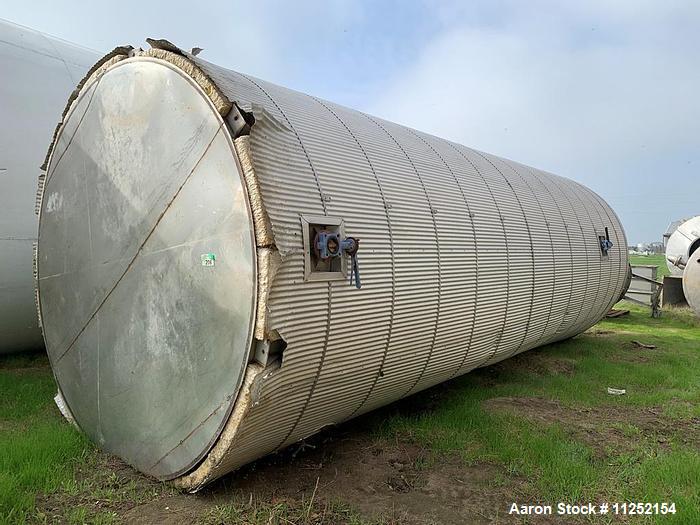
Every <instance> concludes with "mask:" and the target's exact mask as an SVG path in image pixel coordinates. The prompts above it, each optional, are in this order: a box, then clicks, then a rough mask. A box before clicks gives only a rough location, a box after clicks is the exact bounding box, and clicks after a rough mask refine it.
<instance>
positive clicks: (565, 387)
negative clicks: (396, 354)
mask: <svg viewBox="0 0 700 525" xmlns="http://www.w3.org/2000/svg"><path fill="white" fill-rule="evenodd" d="M623 306H624V307H625V308H629V309H630V310H631V313H630V315H629V316H627V317H621V318H617V319H608V320H604V321H602V322H601V323H599V324H598V325H597V326H596V327H595V328H594V329H593V331H592V332H588V333H586V334H583V335H581V336H578V337H576V338H574V339H572V340H569V341H565V342H561V343H556V344H553V345H549V346H548V347H545V348H543V349H541V350H536V351H535V352H537V355H538V356H541V357H546V358H547V359H566V360H567V361H573V363H574V368H575V372H574V373H573V374H571V375H569V374H560V373H551V374H548V373H544V374H540V375H538V374H533V373H532V372H531V371H528V370H527V369H519V368H517V367H508V366H507V365H506V366H504V367H503V372H502V373H499V375H498V376H497V380H496V382H495V384H493V381H492V379H493V378H492V377H491V376H490V375H488V374H486V373H485V371H475V372H473V373H471V374H467V375H465V376H463V377H462V378H460V379H458V380H457V381H456V382H455V383H454V384H452V385H450V386H449V387H448V393H447V394H446V395H445V396H444V399H442V400H441V401H440V403H439V404H438V406H437V407H436V408H434V409H433V410H431V411H427V412H419V413H418V415H414V414H412V413H411V414H408V415H406V414H402V413H401V412H400V411H399V412H398V413H395V414H394V415H393V416H392V417H390V418H388V419H386V420H385V421H384V423H383V426H382V433H383V434H384V435H386V436H389V437H390V436H397V435H405V434H409V435H411V436H413V437H414V439H416V440H418V441H419V442H421V443H423V444H424V445H425V446H426V447H428V448H431V449H434V450H437V451H440V452H451V453H458V454H460V455H461V456H462V457H463V458H464V459H465V460H466V461H468V462H472V463H478V462H484V461H486V462H491V463H496V464H501V465H505V467H506V468H507V470H508V472H510V473H513V474H517V475H520V476H523V478H524V479H526V480H527V481H526V488H527V490H528V491H529V492H530V493H531V494H533V495H536V496H537V498H538V499H537V501H550V502H558V501H567V502H587V501H605V500H608V501H625V500H629V501H642V502H647V501H650V502H655V501H659V502H660V501H675V502H676V505H677V507H678V509H679V513H678V514H676V515H675V516H670V517H669V516H665V517H661V518H659V520H660V521H661V520H662V521H663V523H678V524H684V523H700V451H699V450H698V449H697V447H695V446H688V445H687V444H685V443H684V442H683V435H682V432H679V433H678V434H672V435H670V436H668V438H669V443H668V445H669V446H670V450H664V449H663V447H660V446H659V444H658V443H656V442H655V441H654V440H653V439H648V438H647V436H643V435H642V436H640V435H639V431H638V429H636V428H635V427H634V425H633V424H630V423H627V424H625V422H624V421H622V422H620V425H621V427H622V428H623V432H622V433H623V434H625V433H626V434H627V435H629V436H630V437H629V440H628V442H627V443H625V448H626V449H627V450H626V452H625V453H624V455H623V456H624V457H617V456H616V455H615V454H612V455H608V456H606V455H600V454H596V452H598V451H596V450H595V447H594V446H591V445H590V444H586V443H585V442H582V441H581V440H579V439H577V438H576V437H575V436H572V435H571V433H570V432H568V428H567V427H566V425H563V424H553V425H544V426H543V425H542V424H540V423H536V422H533V420H532V419H530V418H526V417H519V416H518V415H517V414H512V413H501V412H498V411H489V410H487V409H485V408H484V407H483V405H482V403H483V402H484V401H486V400H487V399H490V398H494V397H519V398H520V397H525V398H532V397H537V398H544V399H549V400H557V401H559V402H560V403H562V404H563V405H565V406H567V407H570V408H572V409H587V408H592V407H598V408H602V409H605V408H606V407H607V408H611V409H615V408H619V407H622V408H623V411H622V413H623V414H624V410H625V407H628V408H629V410H634V409H639V408H641V407H662V408H663V409H664V416H665V417H668V418H669V419H671V420H677V421H681V422H682V421H685V422H689V421H691V418H693V417H695V418H697V417H698V416H700V381H699V380H698V378H699V377H700V323H699V321H698V319H697V318H695V317H693V316H692V314H691V313H690V312H688V311H685V310H674V311H671V312H664V315H663V317H662V318H660V319H652V318H650V317H649V311H648V310H646V309H644V308H641V307H638V306H635V305H631V304H627V303H624V305H623ZM595 331H603V332H611V333H605V334H601V335H595V334H594V333H593V332H595ZM632 340H642V341H644V342H645V343H653V344H655V345H657V348H656V349H654V350H645V351H644V352H647V354H646V356H647V357H648V358H649V360H648V361H644V362H636V361H635V360H634V358H635V357H637V356H638V355H639V353H640V352H641V350H640V349H638V348H636V347H634V345H632V344H631V341H632ZM533 357H534V356H533ZM621 357H622V358H630V360H629V361H627V360H625V359H622V360H621V359H620V358H621ZM487 380H488V381H487ZM609 386H611V387H616V388H625V389H626V390H627V395H624V396H619V397H616V396H610V395H609V394H607V387H609ZM412 399H415V400H416V402H419V401H418V400H419V399H420V394H418V395H417V396H415V397H414V398H412ZM409 401H410V400H409ZM690 424H692V421H691V422H690ZM695 424H697V420H695Z"/></svg>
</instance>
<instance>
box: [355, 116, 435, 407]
mask: <svg viewBox="0 0 700 525" xmlns="http://www.w3.org/2000/svg"><path fill="white" fill-rule="evenodd" d="M362 115H364V116H365V117H367V118H368V119H369V120H370V121H372V122H374V124H375V125H376V126H377V127H379V128H380V129H381V130H382V131H384V133H386V134H387V135H388V136H389V138H390V139H391V140H393V141H394V143H395V144H396V145H397V146H398V147H399V149H400V150H401V152H402V153H403V154H404V155H405V156H406V159H407V160H408V162H409V164H410V165H411V167H412V168H413V172H414V173H415V174H416V176H417V177H418V181H419V182H420V185H421V187H422V188H423V193H425V199H426V200H427V201H428V207H429V208H430V218H431V219H432V221H433V229H434V230H435V247H436V248H437V265H438V296H437V311H436V314H435V328H434V329H433V338H432V341H431V343H430V351H429V352H428V357H427V358H426V360H425V364H424V365H423V369H422V370H421V373H420V375H419V376H418V378H417V379H416V381H415V382H414V383H413V384H412V385H411V387H410V388H409V389H408V390H406V392H405V393H404V394H402V395H401V396H399V398H402V397H405V396H407V395H408V393H409V392H410V391H411V390H413V388H414V387H415V386H416V385H417V384H418V382H419V381H420V380H421V378H422V377H423V374H424V373H425V370H426V368H427V367H428V363H429V362H430V357H431V356H432V354H433V350H434V349H435V339H436V337H437V329H438V323H439V322H440V306H441V299H442V297H441V295H442V266H441V264H440V239H439V235H438V227H437V221H436V220H435V213H434V208H433V204H432V202H431V201H430V196H429V195H428V189H427V188H426V187H425V183H424V182H423V178H422V177H421V176H420V173H419V172H418V169H417V168H416V165H415V164H414V163H413V159H411V157H410V156H409V155H408V153H407V152H406V150H405V149H404V148H403V146H402V145H401V144H400V143H399V141H398V140H396V138H395V137H394V136H393V135H392V134H391V133H389V130H387V129H386V128H385V127H384V126H382V125H381V124H380V123H379V122H377V121H376V120H375V119H374V118H373V117H371V116H369V115H367V114H366V113H362Z"/></svg>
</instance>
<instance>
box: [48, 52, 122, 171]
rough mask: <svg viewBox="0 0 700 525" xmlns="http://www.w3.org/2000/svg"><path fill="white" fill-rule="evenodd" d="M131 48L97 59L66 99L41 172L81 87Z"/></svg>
mask: <svg viewBox="0 0 700 525" xmlns="http://www.w3.org/2000/svg"><path fill="white" fill-rule="evenodd" d="M133 49H134V48H133V47H132V46H119V47H116V48H114V49H113V50H112V51H110V52H109V53H107V54H106V55H105V56H103V57H102V58H101V59H99V60H98V61H97V62H96V63H95V65H94V66H92V67H91V68H90V70H89V71H88V72H87V74H86V75H85V76H84V77H83V79H82V80H81V81H80V82H78V85H77V86H75V89H74V90H73V92H72V93H71V94H70V97H68V102H67V103H66V106H65V107H64V108H63V113H62V114H61V119H60V120H59V122H58V124H57V125H56V129H54V132H53V137H52V138H51V144H49V149H48V151H47V152H46V157H44V163H43V164H42V165H41V168H40V169H41V171H44V172H45V171H46V169H47V168H48V165H49V159H50V158H51V153H52V152H53V148H54V146H55V144H56V138H57V137H58V130H59V129H61V126H62V125H63V121H64V120H65V119H66V116H67V115H68V112H69V111H70V109H71V107H72V106H73V103H74V102H75V101H76V99H77V98H78V95H79V94H80V92H81V91H82V89H83V87H84V86H85V84H87V83H88V82H90V81H91V80H92V79H93V78H99V77H100V76H101V75H102V74H103V73H104V72H105V71H106V70H107V68H109V67H110V66H112V65H113V64H116V63H117V62H119V61H120V60H124V59H125V58H128V57H129V56H130V55H131V53H132V51H133Z"/></svg>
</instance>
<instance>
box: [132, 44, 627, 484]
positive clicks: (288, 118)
mask: <svg viewBox="0 0 700 525" xmlns="http://www.w3.org/2000/svg"><path fill="white" fill-rule="evenodd" d="M171 50H172V49H171ZM180 54H181V55H184V56H185V57H187V59H189V60H190V61H191V62H194V63H195V64H196V65H197V66H198V67H199V68H201V70H202V71H203V72H204V73H205V74H206V75H207V76H208V77H209V79H210V80H211V81H213V83H214V84H215V85H216V86H217V87H218V89H219V90H220V91H221V92H222V93H223V94H224V95H225V97H226V98H228V99H229V100H230V101H231V102H235V103H237V104H238V105H239V106H240V107H241V108H243V109H245V110H247V111H251V112H252V113H253V114H254V116H255V118H256V122H255V124H254V125H253V126H252V128H251V131H250V137H249V139H248V140H249V141H250V153H251V155H252V161H253V169H254V171H255V176H256V177H257V181H258V183H259V187H260V192H261V197H262V203H263V207H264V209H265V211H266V212H267V214H268V216H269V219H270V223H271V225H272V230H273V238H274V247H275V248H276V249H277V250H278V251H279V255H280V259H279V260H280V263H279V267H278V269H277V271H276V274H275V278H274V281H273V283H272V286H271V289H270V291H269V298H268V299H267V305H266V306H267V314H268V319H267V327H266V328H267V333H272V334H274V333H277V334H279V336H280V337H281V338H282V339H284V341H285V342H286V344H287V346H286V349H285V350H284V353H283V357H282V361H281V364H280V363H279V361H277V362H273V363H272V364H271V365H268V366H267V368H265V369H263V370H262V372H260V367H259V366H258V365H256V364H251V365H250V366H249V373H248V375H247V379H246V384H245V386H244V388H243V389H242V390H241V392H240V393H239V399H238V401H237V404H236V407H235V408H234V409H233V412H232V415H231V420H230V421H229V424H228V425H227V427H226V428H225V429H224V430H223V433H222V434H221V437H220V439H219V442H218V443H216V444H215V445H214V447H213V448H212V449H211V451H210V452H209V455H208V457H207V458H205V460H204V461H203V463H201V464H200V466H199V467H198V468H195V469H194V470H193V471H192V472H190V473H189V474H188V475H185V476H183V477H181V478H179V479H178V480H177V483H178V484H179V485H180V486H181V487H184V488H187V489H190V490H196V489H198V488H200V487H201V486H203V485H204V484H206V483H208V482H210V481H212V480H213V479H216V478H217V477H219V476H221V475H223V474H225V473H227V472H230V471H231V470H233V469H236V468H237V467H239V466H241V465H243V464H245V463H247V462H249V461H252V460H254V459H256V458H258V457H260V456H262V455H264V454H267V453H269V452H272V451H274V450H278V449H280V448H282V447H285V446H286V445H289V444H291V443H294V442H296V441H298V440H300V439H302V438H305V437H307V436H309V435H311V434H313V433H315V432H317V431H318V430H319V429H321V428H323V427H325V426H327V425H332V424H335V423H340V422H342V421H345V420H347V419H349V418H352V417H354V416H357V415H359V414H362V413H364V412H367V411H370V410H372V409H374V408H377V407H379V406H382V405H384V404H387V403H389V402H391V401H394V400H396V399H399V398H402V397H405V396H408V395H410V394H413V393H415V392H418V391H420V390H422V389H425V388H428V387H430V386H432V385H435V384H437V383H439V382H441V381H445V380H448V379H450V378H453V377H455V376H458V375H460V374H464V373H466V372H468V371H470V370H472V369H474V368H476V367H479V366H484V365H487V364H490V363H494V362H497V361H500V360H502V359H505V358H508V357H510V356H513V355H515V354H517V353H519V352H523V351H525V350H528V349H531V348H534V347H536V346H539V345H543V344H546V343H549V342H552V341H557V340H561V339H565V338H568V337H571V336H573V335H576V334H578V333H580V332H582V331H584V330H585V329H587V328H588V327H590V326H591V325H593V324H594V323H596V322H597V321H598V320H600V319H601V318H602V317H603V315H604V314H605V313H606V312H607V311H608V309H609V308H610V307H611V306H612V305H613V304H614V303H615V302H616V301H617V300H618V299H619V298H620V297H621V295H622V293H623V292H624V288H625V286H626V277H627V271H628V262H627V250H626V246H627V242H626V240H625V235H624V232H623V229H622V225H621V224H620V221H619V219H618V218H617V216H616V215H615V213H614V212H613V210H612V209H611V208H610V207H609V206H608V205H607V204H606V203H605V202H604V201H603V200H602V199H601V198H600V197H599V196H598V195H596V194H595V193H593V192H592V191H590V190H589V189H587V188H585V187H584V186H581V185H580V184H577V183H575V182H573V181H571V180H568V179H565V178H562V177H558V176H555V175H552V174H550V173H546V172H543V171H540V170H536V169H534V168H530V167H527V166H524V165H522V164H519V163H517V162H513V161H510V160H507V159H502V158H499V157H496V156H493V155H489V154H487V153H482V152H479V151H476V150H473V149H470V148H467V147H465V146H462V145H460V144H456V143H454V142H450V141H447V140H444V139H440V138H437V137H434V136H431V135H428V134H425V133H422V132H420V131H416V130H413V129H410V128H407V127H403V126H400V125H397V124H394V123H392V122H387V121H385V120H382V119H379V118H376V117H373V116H370V115H367V114H364V113H361V112H359V111H354V110H351V109H348V108H345V107H342V106H339V105H336V104H333V103H331V102H327V101H324V100H320V99H318V98H315V97H312V96H309V95H305V94H303V93H298V92H296V91H292V90H290V89H286V88H283V87H280V86H276V85H274V84H270V83H268V82H265V81H262V80H259V79H256V78H253V77H250V76H247V75H244V74H241V73H237V72H234V71H230V70H227V69H224V68H221V67H218V66H216V65H213V64H210V63H208V62H205V61H203V60H200V59H198V58H196V57H193V56H191V55H189V54H186V53H180ZM161 56H164V55H162V54H161ZM128 60H131V59H126V61H128ZM173 62H175V61H173ZM232 113H233V112H232ZM231 118H232V116H231V114H229V117H228V122H229V124H233V122H232V121H231ZM232 127H233V126H232ZM302 215H304V216H306V215H316V216H318V215H321V216H323V215H327V216H330V217H334V218H341V219H342V220H343V221H344V225H345V232H346V234H348V235H352V236H356V237H359V238H360V239H361V244H360V251H359V261H360V271H361V276H362V284H363V286H362V288H361V289H360V290H358V289H355V288H354V287H352V286H350V285H349V284H348V282H347V281H305V280H304V245H303V240H302V225H301V216H302ZM606 228H607V229H608V232H609V237H610V240H611V241H612V242H613V246H612V248H611V250H610V251H609V253H608V254H607V255H604V254H603V253H602V252H601V247H600V240H599V235H604V234H605V230H606ZM259 249H260V248H259ZM251 374H254V376H253V375H251ZM251 377H252V378H253V379H251Z"/></svg>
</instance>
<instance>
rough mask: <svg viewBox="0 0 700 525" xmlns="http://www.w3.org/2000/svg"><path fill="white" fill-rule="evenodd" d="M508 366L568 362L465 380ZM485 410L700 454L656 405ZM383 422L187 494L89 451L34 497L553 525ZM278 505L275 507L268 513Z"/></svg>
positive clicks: (201, 519) (688, 432)
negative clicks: (62, 485) (65, 477)
mask: <svg viewBox="0 0 700 525" xmlns="http://www.w3.org/2000/svg"><path fill="white" fill-rule="evenodd" d="M596 335H598V334H596ZM600 335H603V334H600ZM514 369H515V370H522V371H525V372H527V373H529V374H545V373H547V374H552V373H554V374H564V375H570V374H572V373H574V370H575V361H573V360H569V359H562V358H555V357H553V356H550V355H547V354H544V353H537V352H529V353H527V354H523V355H520V356H515V357H514V358H512V359H510V360H508V361H507V362H505V363H499V364H496V365H493V366H491V367H489V368H486V369H482V370H479V371H477V372H474V374H476V375H478V376H479V381H480V382H482V383H483V384H484V385H485V386H487V385H488V384H490V383H494V384H495V383H498V382H499V376H500V375H501V374H502V373H507V372H508V371H513V370H514ZM450 388H451V387H450V385H449V383H448V384H446V385H439V386H438V387H435V388H433V389H430V390H428V391H426V392H424V393H422V394H421V396H420V401H417V400H416V399H412V398H409V399H406V400H403V401H401V402H400V403H397V404H395V405H393V408H391V409H390V410H396V411H400V412H401V413H402V414H404V415H406V414H412V413H416V414H418V413H421V412H425V411H429V410H430V409H431V407H432V406H433V405H435V404H438V403H439V402H440V400H441V399H442V398H443V396H444V395H445V394H446V393H447V392H448V391H449V389H450ZM483 406H484V408H486V410H488V411H493V412H504V411H505V412H512V413H517V414H518V415H521V416H524V417H527V418H528V419H530V420H532V421H534V422H537V423H542V424H545V425H550V424H558V425H560V426H561V427H562V428H563V429H565V431H566V432H569V433H570V434H571V435H572V436H573V437H574V438H576V439H578V440H581V441H583V442H584V443H586V444H588V445H591V447H592V448H593V449H594V451H595V453H596V455H598V456H599V457H605V456H610V455H611V454H615V453H618V452H624V451H625V449H626V447H629V446H630V444H629V443H630V432H632V433H635V432H636V433H638V435H640V436H641V435H643V436H644V439H650V440H654V441H655V443H658V445H659V446H660V447H664V446H665V445H666V444H667V443H668V442H669V441H670V437H671V436H674V437H675V438H676V439H678V437H679V436H680V438H681V439H682V441H683V442H684V443H687V444H689V445H692V446H694V447H700V419H697V418H696V419H693V420H690V421H684V422H678V421H672V420H671V419H669V418H667V417H665V416H664V415H663V410H662V408H661V407H652V408H638V409H634V408H630V407H624V408H623V407H619V408H618V407H614V406H612V407H611V406H606V407H593V408H581V407H577V408H572V407H567V406H564V405H563V404H561V403H559V402H557V401H554V400H549V399H542V398H537V397H497V398H492V399H489V400H487V401H486V402H484V404H483ZM381 417H387V413H384V415H383V416H382V414H379V415H377V414H376V413H375V414H370V415H367V416H363V417H361V418H358V419H356V420H353V421H350V422H348V423H346V424H344V425H341V426H339V427H336V428H332V429H329V430H327V431H324V432H322V433H321V434H319V435H317V436H314V437H313V438H312V439H310V440H309V441H307V442H306V443H303V444H301V445H297V446H293V447H290V448H289V449H287V450H285V451H282V452H280V453H278V454H275V455H271V456H269V457H266V458H263V459H261V460H259V461H257V462H255V463H252V464H251V465H248V466H246V467H244V468H243V469H241V470H239V471H237V472H235V473H232V474H230V475H228V476H225V477H224V478H222V479H220V480H218V481H216V482H215V483H213V484H212V485H211V486H209V487H207V488H205V489H204V490H203V491H201V492H200V493H198V494H195V495H191V494H182V493H180V492H178V491H176V490H174V489H173V488H171V487H170V486H168V485H166V484H163V483H159V482H156V481H153V480H149V479H146V478H145V477H143V476H142V475H140V474H139V473H137V472H136V471H134V470H133V469H132V468H130V467H129V466H128V465H125V464H124V463H123V462H121V461H120V460H119V459H117V458H114V457H111V456H107V455H104V454H99V453H98V454H96V456H95V458H96V459H95V461H94V462H93V464H87V465H85V466H83V467H81V468H80V470H79V472H78V473H77V480H78V482H77V486H76V487H73V488H72V489H68V490H62V491H59V492H57V493H54V494H52V495H49V496H44V497H40V498H39V499H38V501H37V507H38V510H39V513H40V516H43V520H44V521H48V522H71V521H73V522H75V518H71V517H70V514H69V513H70V511H71V509H76V508H79V507H84V508H87V512H88V515H92V516H97V515H99V514H100V513H103V514H104V513H105V512H107V513H110V515H111V516H112V517H113V518H115V521H117V522H125V523H134V524H144V525H145V524H156V523H157V524H160V523H173V524H189V523H205V524H219V523H268V524H274V523H295V524H302V523H304V524H307V523H314V524H316V523H330V524H335V523H356V522H357V520H356V519H355V518H357V516H358V515H359V517H361V518H362V519H363V520H367V521H370V522H375V521H376V522H378V523H388V524H393V523H397V524H398V523H401V524H403V523H406V524H448V525H449V524H462V523H475V524H500V523H504V524H508V523H537V524H540V523H542V524H547V523H562V522H561V520H560V519H559V520H558V519H557V518H558V517H557V516H549V517H530V518H528V519H520V518H518V517H517V516H509V515H508V513H507V512H508V508H509V506H510V504H511V503H512V502H522V501H536V499H537V498H536V494H532V493H531V492H530V491H531V490H532V489H531V488H530V487H531V485H530V484H529V483H528V480H526V479H522V478H521V477H518V476H516V475H513V474H512V473H510V472H506V470H505V467H503V466H501V465H497V464H489V463H478V464H467V463H465V462H464V461H463V460H462V459H461V458H460V457H457V456H445V455H439V454H436V453H434V452H430V451H428V450H426V449H424V448H421V447H420V446H419V445H417V444H416V443H415V442H414V441H412V440H411V439H410V437H408V436H407V437H406V438H405V439H396V440H394V441H389V440H387V439H386V438H381V437H377V436H376V434H374V433H372V429H373V428H375V429H376V426H377V423H378V418H381ZM227 508H228V510H227ZM231 509H242V510H241V512H242V514H240V515H238V514H236V515H235V516H232V515H231V513H230V512H231ZM275 509H281V510H280V511H279V513H277V514H276V513H275ZM348 509H352V510H351V511H350V510H348ZM237 512H238V511H236V513H237ZM270 516H273V517H270ZM578 522H580V523H584V522H585V521H584V520H583V518H582V519H581V521H578ZM568 523H577V521H576V520H571V519H570V520H568Z"/></svg>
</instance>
